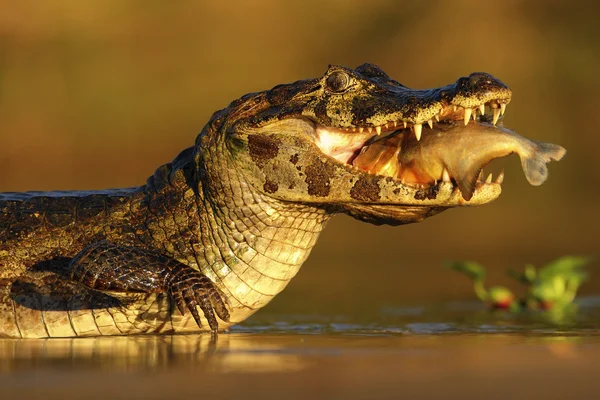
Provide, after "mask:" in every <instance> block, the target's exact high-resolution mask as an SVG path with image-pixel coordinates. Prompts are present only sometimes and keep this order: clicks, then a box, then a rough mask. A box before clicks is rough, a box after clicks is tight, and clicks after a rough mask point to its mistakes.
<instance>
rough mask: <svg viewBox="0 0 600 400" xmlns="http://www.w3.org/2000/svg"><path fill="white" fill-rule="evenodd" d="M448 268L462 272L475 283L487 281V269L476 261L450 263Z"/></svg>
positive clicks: (447, 263)
mask: <svg viewBox="0 0 600 400" xmlns="http://www.w3.org/2000/svg"><path fill="white" fill-rule="evenodd" d="M446 267H447V268H450V269H453V270H455V271H458V272H462V273H463V274H465V275H467V276H468V277H469V278H471V279H473V280H474V281H483V280H484V279H485V267H484V266H483V265H481V264H479V263H477V262H475V261H448V262H446Z"/></svg>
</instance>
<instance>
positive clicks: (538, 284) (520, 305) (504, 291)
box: [447, 256, 589, 311]
mask: <svg viewBox="0 0 600 400" xmlns="http://www.w3.org/2000/svg"><path fill="white" fill-rule="evenodd" d="M588 262H589V258H587V257H580V256H564V257H560V258H557V259H555V260H553V261H551V262H549V263H548V264H546V265H544V266H543V267H541V268H539V269H538V268H536V267H535V266H534V265H532V264H527V265H526V266H525V268H524V270H523V272H519V271H515V270H512V269H509V270H508V274H509V276H510V277H512V278H514V279H515V280H516V281H518V282H519V283H521V284H522V285H524V286H525V288H526V292H525V295H524V296H523V297H522V298H518V297H517V296H515V295H514V294H513V292H512V291H511V290H510V289H508V288H507V287H505V286H492V287H489V288H487V289H486V287H485V285H484V281H485V277H486V271H485V267H484V266H483V265H481V264H479V263H477V262H475V261H451V262H448V263H447V266H448V268H450V269H453V270H455V271H458V272H461V273H463V274H465V275H467V276H468V277H469V278H471V279H472V280H473V288H474V290H475V294H476V295H477V297H478V298H479V299H480V300H482V301H484V302H486V303H487V304H489V305H490V307H492V308H495V309H508V310H510V311H520V310H523V309H527V310H549V309H556V308H564V307H566V306H568V305H570V304H571V303H572V302H573V300H574V299H575V296H576V294H577V290H578V289H579V287H580V286H581V284H582V283H583V282H585V281H586V280H587V279H588V274H587V272H586V271H585V270H584V267H585V265H586V264H587V263H588Z"/></svg>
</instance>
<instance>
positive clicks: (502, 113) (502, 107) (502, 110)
mask: <svg viewBox="0 0 600 400" xmlns="http://www.w3.org/2000/svg"><path fill="white" fill-rule="evenodd" d="M505 112H506V104H500V115H504V113H505Z"/></svg>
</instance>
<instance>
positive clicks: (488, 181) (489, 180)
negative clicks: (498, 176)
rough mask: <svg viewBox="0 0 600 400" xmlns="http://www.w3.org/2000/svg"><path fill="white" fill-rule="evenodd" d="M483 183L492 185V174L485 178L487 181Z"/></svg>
mask: <svg viewBox="0 0 600 400" xmlns="http://www.w3.org/2000/svg"><path fill="white" fill-rule="evenodd" d="M485 183H492V174H491V173H490V174H489V175H488V177H487V179H486V180H485Z"/></svg>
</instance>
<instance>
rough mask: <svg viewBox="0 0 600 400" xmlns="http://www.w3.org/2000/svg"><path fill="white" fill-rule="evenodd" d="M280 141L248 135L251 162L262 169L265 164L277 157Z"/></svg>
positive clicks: (269, 137)
mask: <svg viewBox="0 0 600 400" xmlns="http://www.w3.org/2000/svg"><path fill="white" fill-rule="evenodd" d="M280 145H281V141H280V140H279V139H275V138H273V137H271V136H267V135H250V136H248V151H249V153H250V158H252V161H254V162H255V163H256V165H258V167H259V168H261V169H262V168H263V167H264V166H265V164H266V163H267V162H268V161H269V160H272V159H274V158H275V157H277V154H279V146H280Z"/></svg>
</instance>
